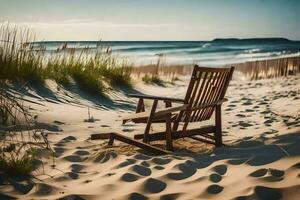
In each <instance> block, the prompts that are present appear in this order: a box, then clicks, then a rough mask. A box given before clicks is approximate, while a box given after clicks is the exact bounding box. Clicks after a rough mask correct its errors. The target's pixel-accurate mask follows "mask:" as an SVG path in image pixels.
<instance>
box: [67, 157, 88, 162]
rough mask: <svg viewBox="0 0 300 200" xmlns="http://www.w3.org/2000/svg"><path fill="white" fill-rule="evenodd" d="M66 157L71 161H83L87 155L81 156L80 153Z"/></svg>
mask: <svg viewBox="0 0 300 200" xmlns="http://www.w3.org/2000/svg"><path fill="white" fill-rule="evenodd" d="M64 159H65V160H66V161H69V162H83V161H85V160H86V159H87V158H86V157H81V156H78V155H70V156H65V157H64Z"/></svg>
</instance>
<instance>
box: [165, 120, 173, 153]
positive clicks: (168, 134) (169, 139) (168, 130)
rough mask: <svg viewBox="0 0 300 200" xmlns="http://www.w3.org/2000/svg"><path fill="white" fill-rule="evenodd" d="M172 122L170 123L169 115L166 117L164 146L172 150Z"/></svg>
mask: <svg viewBox="0 0 300 200" xmlns="http://www.w3.org/2000/svg"><path fill="white" fill-rule="evenodd" d="M171 128H172V123H171V115H169V116H168V117H167V118H166V146H167V150H169V151H173V138H172V131H171Z"/></svg>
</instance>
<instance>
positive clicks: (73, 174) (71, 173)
mask: <svg viewBox="0 0 300 200" xmlns="http://www.w3.org/2000/svg"><path fill="white" fill-rule="evenodd" d="M66 175H67V176H68V177H70V178H71V179H79V175H78V174H77V173H74V172H67V173H66Z"/></svg>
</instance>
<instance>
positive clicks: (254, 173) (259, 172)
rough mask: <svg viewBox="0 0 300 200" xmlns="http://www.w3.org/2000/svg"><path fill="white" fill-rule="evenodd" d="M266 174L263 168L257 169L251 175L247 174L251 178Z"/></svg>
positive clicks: (266, 170)
mask: <svg viewBox="0 0 300 200" xmlns="http://www.w3.org/2000/svg"><path fill="white" fill-rule="evenodd" d="M267 172H268V169H265V168H263V169H258V170H256V171H254V172H252V173H251V174H249V176H251V177H263V176H265V175H266V174H267Z"/></svg>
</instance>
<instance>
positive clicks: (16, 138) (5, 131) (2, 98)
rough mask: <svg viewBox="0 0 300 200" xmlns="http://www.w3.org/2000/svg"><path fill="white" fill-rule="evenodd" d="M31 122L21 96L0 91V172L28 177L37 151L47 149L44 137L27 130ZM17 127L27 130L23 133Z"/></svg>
mask: <svg viewBox="0 0 300 200" xmlns="http://www.w3.org/2000/svg"><path fill="white" fill-rule="evenodd" d="M32 123H33V121H32V116H31V115H30V113H29V108H28V107H25V106H24V104H23V99H22V97H20V96H16V95H14V94H9V93H7V92H6V91H5V90H2V89H1V90H0V172H4V173H6V174H9V175H13V176H27V175H30V174H31V172H32V171H33V170H34V169H36V167H37V165H38V164H40V162H41V159H40V158H39V156H38V154H37V152H38V150H39V149H41V150H51V148H50V144H49V142H48V139H47V136H46V135H45V134H44V133H43V132H42V131H40V130H34V129H31V128H30V127H31V126H32ZM18 127H27V130H25V129H20V128H18ZM28 128H29V129H28ZM36 160H39V162H35V161H36Z"/></svg>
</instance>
